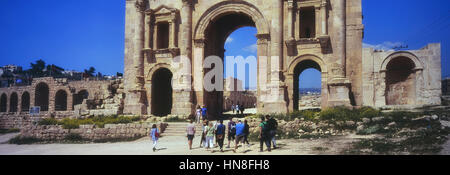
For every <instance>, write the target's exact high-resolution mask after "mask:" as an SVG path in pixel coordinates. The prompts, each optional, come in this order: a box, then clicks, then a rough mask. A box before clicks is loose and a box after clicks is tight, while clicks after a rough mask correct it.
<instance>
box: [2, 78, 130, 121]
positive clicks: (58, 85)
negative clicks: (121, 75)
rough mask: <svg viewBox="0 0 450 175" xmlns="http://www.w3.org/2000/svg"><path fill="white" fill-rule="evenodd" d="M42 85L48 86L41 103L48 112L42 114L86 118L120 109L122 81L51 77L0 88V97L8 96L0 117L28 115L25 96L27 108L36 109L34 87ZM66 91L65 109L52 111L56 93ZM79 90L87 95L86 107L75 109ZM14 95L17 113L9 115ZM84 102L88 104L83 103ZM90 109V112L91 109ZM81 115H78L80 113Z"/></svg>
mask: <svg viewBox="0 0 450 175" xmlns="http://www.w3.org/2000/svg"><path fill="white" fill-rule="evenodd" d="M41 85H44V86H45V87H48V101H46V102H44V104H48V106H47V107H48V111H44V110H42V109H43V107H41V114H43V115H51V116H53V117H56V118H64V117H73V116H74V115H75V116H80V115H81V114H86V113H87V114H88V115H112V114H120V113H121V111H122V110H123V94H124V92H123V85H122V81H121V80H108V81H89V80H83V81H67V79H55V78H52V77H45V78H35V79H33V82H32V84H31V85H30V86H13V87H8V88H0V95H3V94H5V95H6V97H7V104H6V106H7V111H6V112H2V113H1V114H3V115H6V114H7V115H11V116H14V115H22V114H28V113H29V112H28V109H22V101H23V100H22V98H23V95H24V94H28V95H29V101H28V103H27V104H28V106H29V107H33V106H36V105H37V103H36V101H35V100H36V93H42V92H36V87H37V86H41ZM61 91H63V92H65V94H66V98H65V100H66V101H64V102H65V104H66V109H65V110H62V111H57V110H56V109H55V105H58V104H55V103H56V100H55V99H56V94H57V93H58V92H61ZM81 91H86V92H87V93H88V94H89V95H88V98H87V99H85V100H84V101H85V104H79V105H81V106H79V107H78V108H76V106H77V105H76V104H74V98H75V96H76V95H77V94H78V93H80V92H81ZM13 94H17V96H18V103H17V105H18V106H17V109H18V110H17V112H12V111H11V109H10V107H11V106H10V101H11V100H10V98H11V96H12V95H13ZM86 102H87V103H88V104H86ZM91 109H92V110H93V111H92V112H91V111H90V110H91ZM80 113H81V114H80Z"/></svg>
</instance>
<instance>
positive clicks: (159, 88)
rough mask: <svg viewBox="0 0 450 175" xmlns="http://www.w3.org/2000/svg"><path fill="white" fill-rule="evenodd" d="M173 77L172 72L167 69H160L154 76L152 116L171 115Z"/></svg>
mask: <svg viewBox="0 0 450 175" xmlns="http://www.w3.org/2000/svg"><path fill="white" fill-rule="evenodd" d="M172 77H173V75H172V72H171V71H170V70H169V69H166V68H160V69H158V70H157V71H156V72H155V73H154V74H153V76H152V100H151V108H152V109H151V111H152V115H155V116H167V115H169V114H171V112H172V101H173V95H172V94H173V93H172V91H173V89H172Z"/></svg>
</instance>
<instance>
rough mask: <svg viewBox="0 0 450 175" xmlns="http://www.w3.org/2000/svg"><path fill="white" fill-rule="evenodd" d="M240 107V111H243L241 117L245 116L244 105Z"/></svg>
mask: <svg viewBox="0 0 450 175" xmlns="http://www.w3.org/2000/svg"><path fill="white" fill-rule="evenodd" d="M239 106H240V108H239V110H241V115H244V110H245V107H244V105H239Z"/></svg>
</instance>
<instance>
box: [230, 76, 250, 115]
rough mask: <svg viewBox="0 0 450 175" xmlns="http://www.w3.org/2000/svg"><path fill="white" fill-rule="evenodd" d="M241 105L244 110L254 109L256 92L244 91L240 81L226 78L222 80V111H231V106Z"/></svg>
mask: <svg viewBox="0 0 450 175" xmlns="http://www.w3.org/2000/svg"><path fill="white" fill-rule="evenodd" d="M236 104H239V105H242V106H244V107H245V108H254V107H256V106H255V105H256V91H249V90H244V88H243V85H242V80H239V79H237V78H233V77H228V78H226V79H225V80H224V92H223V110H224V111H229V110H231V105H236Z"/></svg>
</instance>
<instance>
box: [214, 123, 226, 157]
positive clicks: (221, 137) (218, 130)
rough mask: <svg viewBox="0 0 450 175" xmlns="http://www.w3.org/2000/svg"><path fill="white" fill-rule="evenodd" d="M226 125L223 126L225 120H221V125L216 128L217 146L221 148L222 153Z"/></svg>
mask: <svg viewBox="0 0 450 175" xmlns="http://www.w3.org/2000/svg"><path fill="white" fill-rule="evenodd" d="M225 129H226V127H225V125H224V124H223V120H220V124H218V125H217V128H216V140H217V144H218V145H219V147H220V152H223V140H224V139H225Z"/></svg>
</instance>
